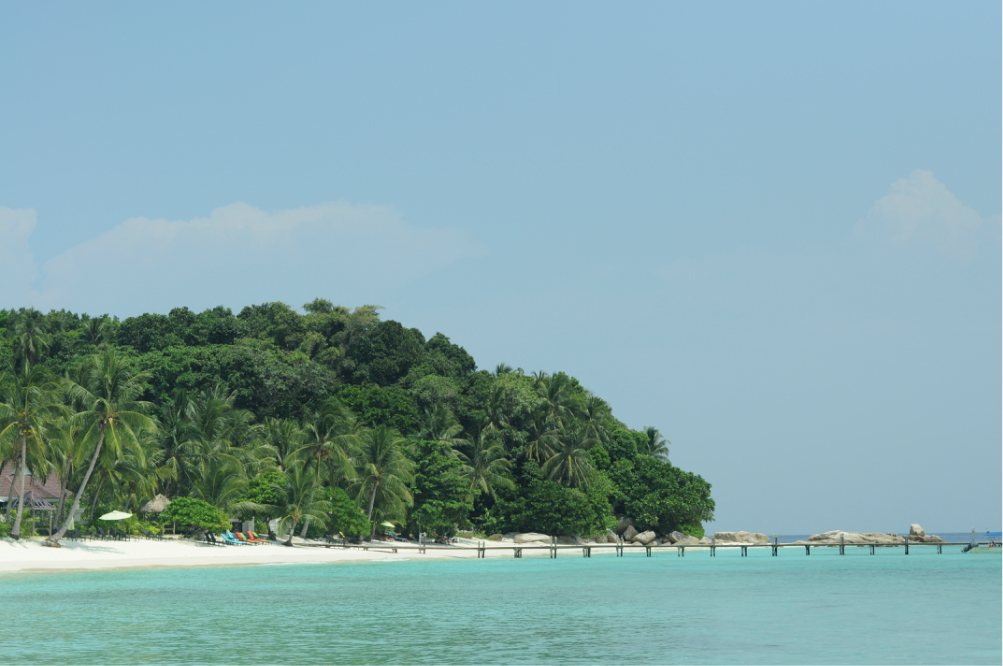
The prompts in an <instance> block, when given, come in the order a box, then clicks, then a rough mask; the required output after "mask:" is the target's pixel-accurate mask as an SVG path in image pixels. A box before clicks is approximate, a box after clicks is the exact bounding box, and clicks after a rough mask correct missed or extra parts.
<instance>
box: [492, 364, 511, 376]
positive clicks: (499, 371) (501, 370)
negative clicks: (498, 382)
mask: <svg viewBox="0 0 1003 666" xmlns="http://www.w3.org/2000/svg"><path fill="white" fill-rule="evenodd" d="M513 372H514V371H513V370H512V366H511V365H509V364H508V363H499V364H498V365H496V366H495V377H501V376H502V375H510V374H512V373H513Z"/></svg>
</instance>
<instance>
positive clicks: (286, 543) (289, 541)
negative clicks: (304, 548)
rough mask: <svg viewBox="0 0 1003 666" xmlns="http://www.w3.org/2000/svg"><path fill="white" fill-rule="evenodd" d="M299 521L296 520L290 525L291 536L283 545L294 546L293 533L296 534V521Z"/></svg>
mask: <svg viewBox="0 0 1003 666" xmlns="http://www.w3.org/2000/svg"><path fill="white" fill-rule="evenodd" d="M297 522H298V521H295V520H294V521H293V524H292V525H290V526H289V538H288V539H286V540H285V543H283V544H282V545H283V546H289V547H290V548H292V545H293V535H294V534H296V523H297Z"/></svg>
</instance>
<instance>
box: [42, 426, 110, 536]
mask: <svg viewBox="0 0 1003 666" xmlns="http://www.w3.org/2000/svg"><path fill="white" fill-rule="evenodd" d="M102 444H104V429H103V428H102V429H101V435H100V436H99V437H98V445H97V446H96V447H94V455H93V456H91V464H90V465H89V466H88V467H87V473H86V474H84V480H83V481H81V482H80V489H79V490H78V491H77V494H76V495H74V496H73V506H72V507H71V508H70V515H68V516H67V517H66V520H65V521H64V522H63V526H62V527H60V528H59V531H58V532H56V533H55V534H52V535H49V538H48V539H46V540H45V544H46V545H48V546H57V547H58V546H59V540H60V539H62V538H63V536H64V535H65V534H66V530H68V529H70V521H71V520H73V516H74V515H75V514H76V512H77V510H78V509H79V508H80V497H81V495H83V494H84V489H85V488H86V487H87V482H88V481H90V480H91V474H92V473H93V472H94V466H95V465H96V464H97V462H98V456H100V455H101V445H102Z"/></svg>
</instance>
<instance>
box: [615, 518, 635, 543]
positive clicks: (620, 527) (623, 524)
mask: <svg viewBox="0 0 1003 666" xmlns="http://www.w3.org/2000/svg"><path fill="white" fill-rule="evenodd" d="M633 526H634V523H632V522H631V520H630V518H621V519H620V522H619V523H617V524H616V529H615V530H614V531H615V532H616V533H617V535H619V536H623V535H624V533H625V532H626V531H627V528H628V527H633ZM634 533H635V534H636V533H637V532H636V530H635V532H634ZM624 538H627V537H624Z"/></svg>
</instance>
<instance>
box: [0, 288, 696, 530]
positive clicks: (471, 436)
mask: <svg viewBox="0 0 1003 666" xmlns="http://www.w3.org/2000/svg"><path fill="white" fill-rule="evenodd" d="M378 310H379V308H377V307H374V306H363V307H359V308H355V309H354V310H350V309H347V308H344V307H339V306H335V305H333V304H332V303H331V302H329V301H326V300H322V299H318V300H315V301H313V302H312V303H308V304H306V305H305V306H303V311H302V313H300V312H297V311H296V310H294V309H292V308H290V307H289V306H287V305H284V304H282V303H265V304H263V305H255V306H250V307H245V308H244V309H243V310H241V311H240V313H239V314H237V315H234V314H233V312H232V311H231V310H229V309H228V308H223V307H217V308H214V309H212V310H206V311H205V312H202V313H195V312H192V311H191V310H189V309H187V308H177V309H174V310H172V311H171V312H170V313H169V314H167V315H160V314H144V315H142V316H139V317H131V318H127V319H124V320H121V321H120V320H118V319H116V318H113V317H109V316H107V315H105V316H100V317H92V316H88V315H77V314H73V313H70V312H66V311H52V312H49V313H48V314H43V313H41V312H38V311H36V310H31V309H28V310H17V311H15V310H0V368H2V370H3V374H2V378H0V428H2V430H0V470H2V471H0V473H2V474H13V475H14V478H15V484H17V483H18V481H19V480H20V478H21V476H20V475H21V473H22V471H27V472H29V473H30V474H32V475H33V476H34V477H36V478H44V477H45V476H46V475H48V474H52V473H54V474H55V475H56V476H57V477H58V479H59V483H60V484H61V485H62V486H63V487H65V488H67V489H68V490H71V491H73V495H70V496H68V498H67V500H66V502H62V501H61V502H60V504H59V507H58V510H57V514H58V515H57V516H56V518H57V521H56V524H57V525H65V524H67V523H68V522H69V521H68V520H67V516H69V515H72V514H71V513H70V507H69V506H65V505H66V504H69V503H70V502H75V503H78V505H79V507H80V508H82V509H83V520H84V521H85V522H93V520H94V518H95V517H96V516H99V515H102V513H103V512H105V511H109V510H113V509H117V510H125V511H127V512H128V511H131V512H135V511H136V509H137V507H139V506H141V505H142V504H143V503H145V502H146V501H148V500H149V499H151V498H152V497H154V495H155V494H157V493H162V494H164V495H166V496H167V497H169V498H171V500H172V503H171V505H170V506H169V507H168V511H167V512H165V513H164V514H162V515H161V516H160V521H161V523H163V521H164V519H165V518H167V519H170V520H172V521H173V522H174V523H175V524H177V523H178V522H179V521H180V523H181V524H183V525H187V526H189V527H190V528H192V529H194V528H198V527H202V528H210V527H214V526H216V525H217V524H218V525H219V526H225V525H226V524H227V521H228V520H229V519H230V518H238V517H240V518H250V517H255V518H257V519H268V518H278V519H280V520H281V523H280V525H279V528H278V532H279V533H280V534H281V535H283V536H285V535H291V534H293V533H296V534H302V535H309V536H320V535H322V534H337V533H338V532H341V533H343V534H345V535H347V536H349V537H352V538H362V537H365V536H367V535H369V534H371V533H372V532H373V531H375V530H377V529H379V530H382V529H383V528H382V527H380V526H381V525H382V524H383V523H384V522H392V523H394V524H395V525H396V526H397V529H398V531H403V532H404V533H405V534H412V535H414V534H417V532H418V531H419V530H421V531H425V532H427V533H428V534H436V535H452V534H453V533H455V532H456V531H457V530H460V531H475V532H478V533H483V534H485V535H491V534H496V533H505V532H523V531H537V532H544V533H549V534H556V535H581V536H588V535H594V534H601V533H604V532H605V530H606V529H607V528H609V527H611V526H614V525H615V524H616V523H617V519H618V518H619V517H624V516H626V517H629V518H630V519H631V520H632V521H633V524H634V525H635V526H636V527H637V528H638V529H641V530H644V529H653V530H655V531H656V532H658V533H659V534H666V533H668V532H670V531H672V530H679V531H682V532H686V533H689V534H693V535H695V536H702V535H703V528H702V525H701V522H702V521H706V520H710V519H711V518H712V517H713V510H714V501H713V500H712V499H711V497H710V484H709V483H707V482H706V481H705V480H704V479H702V478H701V477H700V476H698V475H696V474H692V473H689V472H684V471H682V470H680V469H678V468H676V467H674V466H673V465H672V464H671V463H670V462H669V449H668V442H667V441H666V440H665V439H664V438H663V437H662V436H661V434H660V433H659V431H658V430H657V429H655V428H646V429H644V430H641V431H636V430H631V429H630V428H628V427H626V426H625V425H624V424H623V423H621V422H620V421H618V420H617V419H616V418H615V417H614V416H613V414H612V412H611V411H610V408H609V406H608V405H607V403H606V402H604V401H603V400H602V399H601V398H599V397H598V396H595V395H593V394H592V393H590V392H589V391H587V390H586V389H585V388H584V387H582V386H581V385H580V384H579V382H578V381H577V380H576V379H574V378H573V377H570V376H568V375H566V374H564V373H563V372H555V373H553V374H548V373H546V372H534V373H526V372H524V371H523V370H522V369H513V368H511V367H509V366H507V365H499V366H498V367H497V368H495V369H494V371H486V370H477V366H476V364H475V362H474V359H473V358H472V357H471V356H470V355H469V354H468V353H467V352H466V351H465V350H464V349H463V348H462V347H460V346H458V345H455V344H453V343H452V342H450V340H449V338H447V337H446V336H444V335H442V334H441V333H437V334H436V335H434V336H432V337H431V338H429V339H427V340H426V339H425V337H424V336H423V335H422V333H421V332H419V331H418V330H417V329H413V328H410V329H409V328H405V327H404V326H402V325H401V324H399V323H398V322H395V321H382V320H381V319H380V318H379V314H378ZM81 489H83V492H80V490H81ZM21 525H22V517H21V512H20V511H19V510H14V511H11V509H10V504H8V505H7V510H6V511H5V514H4V521H3V523H0V526H2V527H3V529H4V531H5V532H7V531H12V532H13V534H14V535H20V533H21V530H22V526H21ZM147 526H148V527H150V528H151V529H152V528H153V527H154V526H155V525H154V524H153V523H152V522H151V523H150V524H147ZM58 536H61V535H58Z"/></svg>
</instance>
